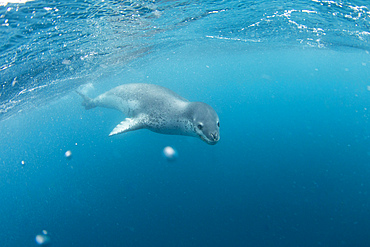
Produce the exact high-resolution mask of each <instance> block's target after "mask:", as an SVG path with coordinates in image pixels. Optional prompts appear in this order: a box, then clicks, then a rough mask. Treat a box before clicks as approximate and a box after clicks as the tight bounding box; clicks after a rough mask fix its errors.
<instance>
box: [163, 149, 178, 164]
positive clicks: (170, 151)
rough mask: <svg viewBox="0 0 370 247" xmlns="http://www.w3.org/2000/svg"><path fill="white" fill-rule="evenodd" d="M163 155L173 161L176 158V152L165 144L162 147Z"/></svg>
mask: <svg viewBox="0 0 370 247" xmlns="http://www.w3.org/2000/svg"><path fill="white" fill-rule="evenodd" d="M163 155H164V156H165V157H166V159H167V160H168V161H174V160H175V159H176V158H177V152H176V150H175V149H173V148H172V147H170V146H167V147H165V148H164V149H163Z"/></svg>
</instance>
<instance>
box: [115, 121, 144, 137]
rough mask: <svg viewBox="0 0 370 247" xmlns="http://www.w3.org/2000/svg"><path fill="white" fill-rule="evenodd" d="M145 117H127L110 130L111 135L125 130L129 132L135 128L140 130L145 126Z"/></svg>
mask: <svg viewBox="0 0 370 247" xmlns="http://www.w3.org/2000/svg"><path fill="white" fill-rule="evenodd" d="M142 120H143V118H142V117H137V118H126V119H125V120H123V121H122V122H120V123H119V124H118V125H117V126H116V127H115V128H114V129H113V130H112V132H110V134H109V136H113V135H117V134H121V133H124V132H129V131H133V130H138V129H142V128H144V127H145V126H144V124H143V121H142Z"/></svg>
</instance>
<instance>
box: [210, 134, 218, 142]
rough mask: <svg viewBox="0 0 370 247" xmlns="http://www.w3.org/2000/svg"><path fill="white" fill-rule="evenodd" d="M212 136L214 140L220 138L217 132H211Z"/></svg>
mask: <svg viewBox="0 0 370 247" xmlns="http://www.w3.org/2000/svg"><path fill="white" fill-rule="evenodd" d="M211 136H212V138H213V140H215V141H216V140H217V139H218V135H217V133H216V132H215V133H211Z"/></svg>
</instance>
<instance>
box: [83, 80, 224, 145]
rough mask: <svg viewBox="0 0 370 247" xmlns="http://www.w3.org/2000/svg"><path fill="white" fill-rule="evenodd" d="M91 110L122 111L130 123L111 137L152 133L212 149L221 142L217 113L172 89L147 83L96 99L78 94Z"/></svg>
mask: <svg viewBox="0 0 370 247" xmlns="http://www.w3.org/2000/svg"><path fill="white" fill-rule="evenodd" d="M77 93H78V94H79V95H80V96H81V97H82V98H83V100H84V101H83V102H82V105H83V106H85V108H86V109H87V110H89V109H92V108H95V107H98V106H99V107H105V108H112V109H116V110H118V111H121V112H122V113H123V114H124V115H126V117H127V118H126V119H125V120H123V121H122V122H121V123H119V124H118V125H117V126H116V127H115V128H114V129H113V130H112V132H110V134H109V136H113V135H117V134H121V133H125V132H129V131H133V130H138V129H149V130H151V131H153V132H157V133H161V134H169V135H185V136H194V137H199V138H200V139H202V140H203V141H205V142H206V143H208V144H210V145H214V144H216V143H217V142H218V141H219V140H220V131H219V129H220V120H219V118H218V115H217V113H216V111H215V110H214V109H213V108H212V107H211V106H210V105H208V104H206V103H203V102H190V101H189V100H187V99H185V98H183V97H181V96H180V95H178V94H176V93H175V92H173V91H171V90H170V89H168V88H165V87H162V86H158V85H154V84H144V83H132V84H124V85H121V86H118V87H115V88H113V89H111V90H109V91H107V92H105V93H103V94H101V95H99V96H97V97H96V98H94V99H92V98H89V97H88V96H86V95H84V94H82V93H81V92H77Z"/></svg>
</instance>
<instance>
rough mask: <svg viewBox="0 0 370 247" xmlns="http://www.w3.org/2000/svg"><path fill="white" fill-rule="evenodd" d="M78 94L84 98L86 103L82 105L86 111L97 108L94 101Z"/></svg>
mask: <svg viewBox="0 0 370 247" xmlns="http://www.w3.org/2000/svg"><path fill="white" fill-rule="evenodd" d="M76 93H78V94H79V95H80V96H81V97H82V98H83V100H84V101H83V102H82V105H83V106H84V107H85V109H86V110H89V109H92V108H95V107H96V104H95V103H94V100H93V99H91V98H89V97H88V96H86V95H85V94H83V93H81V92H79V91H76Z"/></svg>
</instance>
